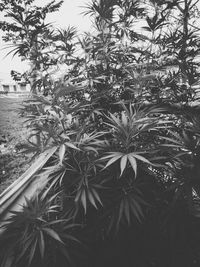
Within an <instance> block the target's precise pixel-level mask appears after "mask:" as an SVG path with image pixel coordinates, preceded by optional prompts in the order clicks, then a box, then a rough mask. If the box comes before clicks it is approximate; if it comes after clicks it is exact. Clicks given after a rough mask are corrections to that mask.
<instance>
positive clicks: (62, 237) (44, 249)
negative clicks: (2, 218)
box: [1, 195, 78, 266]
mask: <svg viewBox="0 0 200 267" xmlns="http://www.w3.org/2000/svg"><path fill="white" fill-rule="evenodd" d="M56 197H57V195H55V196H53V197H51V198H50V199H48V200H47V199H45V198H43V197H39V196H36V197H35V198H34V199H31V200H28V199H26V204H25V205H24V206H23V207H22V209H21V210H20V211H13V212H12V215H11V217H10V218H9V219H8V220H7V221H6V222H5V225H4V226H3V231H4V232H3V236H2V237H1V242H2V243H1V251H2V252H3V253H2V255H3V257H2V258H1V261H2V263H1V264H2V265H1V266H8V265H7V264H9V266H21V264H26V266H35V265H34V264H37V261H38V259H39V258H40V259H41V261H42V262H43V265H42V266H48V262H49V260H50V259H51V260H52V262H51V264H53V263H54V262H55V260H56V258H58V257H65V258H66V260H67V261H71V259H70V255H69V251H68V250H69V249H68V248H67V246H69V244H71V242H77V241H78V240H77V239H76V238H75V237H74V236H73V234H72V230H73V228H74V227H75V225H74V223H72V221H71V220H70V219H66V218H64V217H63V216H62V215H61V214H60V212H59V205H58V204H56V201H55V200H56ZM52 266H53V265H52Z"/></svg>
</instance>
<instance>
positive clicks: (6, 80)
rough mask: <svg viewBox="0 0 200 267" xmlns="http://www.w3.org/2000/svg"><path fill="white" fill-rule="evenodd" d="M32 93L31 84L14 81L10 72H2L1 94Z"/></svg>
mask: <svg viewBox="0 0 200 267" xmlns="http://www.w3.org/2000/svg"><path fill="white" fill-rule="evenodd" d="M29 93H30V84H27V83H25V82H23V81H20V82H18V81H17V82H16V81H14V80H13V79H12V78H11V76H10V74H8V73H3V72H0V96H2V95H4V96H10V97H11V96H13V97H15V96H16V97H18V96H26V95H28V94H29Z"/></svg>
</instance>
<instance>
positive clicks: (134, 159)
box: [8, 0, 200, 267]
mask: <svg viewBox="0 0 200 267" xmlns="http://www.w3.org/2000/svg"><path fill="white" fill-rule="evenodd" d="M53 5H54V4H53ZM54 7H55V6H54ZM195 7H196V4H195V1H188V0H185V1H184V2H183V1H173V2H172V1H143V2H141V1H129V0H126V1H104V0H99V1H92V2H91V3H89V4H88V5H87V6H86V11H85V14H86V15H91V17H92V18H93V19H94V28H95V31H94V32H93V33H86V34H85V35H84V37H82V38H77V35H76V31H75V29H74V28H73V27H72V28H67V29H65V30H54V29H53V27H52V26H50V25H45V24H44V23H42V25H40V26H41V31H39V32H37V34H36V35H34V33H33V32H30V35H28V36H27V35H26V38H27V39H26V40H25V39H24V40H25V41H27V43H28V45H30V42H31V40H32V41H33V42H34V49H35V48H37V49H35V50H34V49H33V50H32V51H31V52H30V51H28V50H26V48H24V47H22V50H16V52H17V53H21V52H20V51H22V54H23V53H24V54H23V56H24V57H26V58H27V59H29V60H31V61H32V62H33V70H34V71H35V72H34V75H35V76H34V82H33V84H32V85H33V88H35V89H37V90H35V93H39V95H38V94H36V95H33V97H32V98H31V99H29V100H27V101H26V103H25V106H24V109H23V111H22V112H23V113H24V114H26V116H27V121H28V122H29V127H30V128H31V129H32V135H31V136H30V138H29V140H28V144H27V147H26V152H35V153H36V154H38V153H40V152H41V151H43V150H45V149H47V148H49V147H54V148H55V150H56V151H55V154H54V155H53V157H52V158H51V160H50V161H49V162H48V164H47V165H46V166H45V168H44V170H43V172H41V173H40V174H39V175H40V176H41V178H42V176H43V175H45V177H48V183H47V186H46V188H45V189H44V191H43V192H42V194H43V196H44V197H47V198H51V196H54V195H56V196H57V194H58V195H59V209H60V210H59V212H58V218H57V217H56V218H55V217H53V218H52V221H53V222H54V221H55V219H58V222H59V220H60V219H59V218H60V217H59V216H61V215H60V214H63V213H65V214H66V216H67V218H73V223H74V225H75V224H76V223H78V224H80V225H82V228H81V230H80V231H79V232H78V233H79V235H80V237H82V238H83V239H84V240H86V243H88V244H89V247H90V248H91V250H92V251H93V252H94V254H93V255H95V253H96V252H95V245H96V244H99V243H103V244H107V243H106V242H108V243H109V242H110V240H111V239H112V238H116V239H114V240H117V238H119V240H121V239H120V238H121V236H123V234H124V233H126V232H128V233H131V234H133V233H134V234H135V235H137V234H138V235H137V237H138V239H137V241H136V239H134V238H133V237H132V240H134V244H133V247H134V248H137V245H138V244H139V245H140V247H141V248H142V249H141V250H142V252H141V251H140V255H141V258H140V259H138V257H139V256H138V255H136V254H137V253H135V254H134V256H135V257H136V259H135V262H133V264H132V265H133V266H156V267H158V266H166V267H172V266H176V267H177V266H181V267H182V266H198V264H199V253H198V252H197V250H198V248H199V245H200V236H199V234H198V232H197V229H198V228H199V223H200V222H199V205H200V202H199V193H200V183H199V178H198V177H199V173H200V169H199V160H200V147H199V144H200V139H199V138H200V135H199V133H200V126H199V118H200V115H199V107H198V105H197V102H196V101H198V89H199V88H198V87H199V62H198V56H199V32H198V31H197V29H196V26H194V23H195V21H198V19H199V17H198V15H196V9H195ZM49 8H50V6H49V7H46V10H47V11H48V12H50V9H49ZM52 8H53V7H52ZM55 9H57V7H55ZM36 10H39V11H40V9H37V8H36ZM47 11H46V13H45V15H46V14H47V13H48V12H47ZM23 12H24V11H23V10H21V11H19V12H18V17H20V16H21V15H22V14H24V13H23ZM188 14H189V15H188ZM32 15H33V14H32ZM18 17H17V19H18ZM22 17H23V16H22ZM33 17H34V15H33ZM23 18H24V17H23ZM26 19H27V18H26ZM18 20H19V19H18ZM138 20H139V21H143V23H144V24H143V26H142V27H143V33H142V34H141V33H140V31H137V29H136V28H134V27H133V25H134V24H135V23H136V22H137V21H138ZM42 22H44V21H42ZM15 26H16V25H15ZM15 30H16V32H19V28H14V29H13V31H15ZM34 36H37V38H36V37H34ZM33 37H34V38H35V39H34V40H33ZM10 38H11V39H12V38H13V37H12V36H10ZM20 38H21V39H20ZM20 38H19V39H18V40H20V41H21V40H22V39H23V38H25V37H22V36H21V37H20ZM31 38H32V39H31ZM11 39H10V40H11ZM13 40H15V39H13ZM41 40H43V42H41ZM17 44H18V45H20V44H21V43H17ZM31 44H32V43H31ZM23 45H26V42H23ZM49 45H51V49H50V51H49V50H48V51H45V49H47V47H48V46H49ZM27 47H28V46H27ZM18 48H19V46H18ZM18 48H17V49H18ZM20 49H21V48H20ZM77 50H79V51H80V52H79V53H78V54H77V52H76V51H77ZM50 52H51V53H50ZM34 53H36V54H34ZM22 54H21V55H22ZM57 64H61V65H62V66H65V67H66V71H65V72H64V73H63V76H62V77H61V78H60V79H58V78H57V79H56V78H55V76H56V75H55V76H53V75H54V71H55V70H56V67H57ZM44 70H45V72H46V74H45V75H43V74H42V75H41V76H40V75H38V74H39V72H42V71H44ZM55 73H56V72H55ZM32 74H33V73H32ZM32 74H31V75H32ZM31 75H30V77H33V76H31ZM34 86H36V87H34ZM194 104H196V106H194ZM40 201H42V200H40ZM41 203H42V202H41ZM40 209H41V210H42V208H41V207H40ZM56 216H57V215H56ZM23 217H24V214H23ZM180 218H181V219H180ZM26 220H27V218H26V219H25V221H26ZM48 223H49V224H50V225H51V221H48ZM56 224H57V223H56V221H55V225H56ZM58 224H59V223H58ZM11 225H12V223H11ZM53 225H54V223H53ZM72 225H73V224H72ZM42 227H43V224H42ZM45 227H46V226H45ZM180 227H182V228H181V230H180V229H179V228H180ZM8 228H9V224H8ZM39 229H40V228H39ZM42 229H43V228H42ZM42 229H41V231H42ZM50 229H51V230H50V232H49V231H47V232H48V233H49V234H48V233H47V232H45V233H44V234H45V235H48V237H49V235H50V238H51V239H53V240H54V242H55V243H56V244H57V243H58V244H59V246H61V247H62V245H63V243H62V242H60V241H63V242H64V239H63V235H62V234H60V235H59V233H57V232H56V231H55V232H53V236H54V237H56V238H53V237H52V229H53V231H54V230H55V229H54V228H52V227H50ZM185 229H187V231H186V230H185ZM143 231H144V233H145V234H146V235H147V236H148V237H149V240H150V241H149V240H147V237H146V236H144V235H145V234H143V233H142V232H143ZM136 232H137V234H136ZM50 233H51V234H50ZM55 233H57V235H55ZM176 233H177V234H176ZM85 235H86V236H87V237H85ZM194 236H195V238H194ZM58 237H59V238H58ZM154 238H155V241H154ZM193 239H195V241H193ZM127 240H129V239H128V238H127ZM127 240H126V241H127ZM160 240H162V242H161V241H160ZM188 240H189V241H188ZM188 242H189V243H190V244H191V245H190V247H189V248H188ZM119 243H120V241H119ZM36 245H38V248H37V249H36V247H37V246H36ZM93 245H94V247H93ZM56 246H57V245H56ZM32 247H33V248H32V249H31V251H33V252H35V253H39V252H40V254H42V255H43V254H45V252H44V249H42V253H41V247H43V246H42V245H41V244H40V246H39V241H37V243H36V244H35V243H34V242H33V243H32ZM143 250H144V251H143ZM136 251H137V250H136ZM149 251H150V252H149ZM29 252H30V251H29V250H27V251H26V253H29ZM33 252H32V254H33V255H34V253H33ZM133 252H134V251H133ZM179 253H182V255H183V256H182V258H181V257H180V258H178V257H177V254H179ZM186 255H187V256H186ZM94 257H95V256H94ZM29 258H31V257H29ZM91 258H93V256H91ZM100 258H101V255H100ZM145 262H146V263H145ZM188 262H189V263H188ZM117 264H119V263H117V262H116V266H119V265H117ZM78 266H83V265H80V264H79V265H78ZM85 266H99V265H98V264H97V265H92V263H91V262H90V263H88V265H87V263H86V265H85ZM101 266H106V265H104V264H102V265H101ZM110 266H111V265H110Z"/></svg>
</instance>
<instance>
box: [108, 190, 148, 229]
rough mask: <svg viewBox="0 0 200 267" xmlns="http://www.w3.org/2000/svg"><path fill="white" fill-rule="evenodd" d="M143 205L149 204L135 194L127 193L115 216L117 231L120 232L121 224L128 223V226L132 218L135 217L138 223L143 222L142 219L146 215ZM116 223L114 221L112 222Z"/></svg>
mask: <svg viewBox="0 0 200 267" xmlns="http://www.w3.org/2000/svg"><path fill="white" fill-rule="evenodd" d="M141 204H147V203H146V202H145V201H143V199H142V198H141V197H139V196H137V195H135V193H134V194H133V192H130V193H128V192H126V194H124V196H123V198H122V199H121V200H120V203H119V206H118V209H117V213H116V214H115V215H116V217H117V222H116V230H117V231H118V230H119V226H120V223H121V222H127V224H128V225H130V223H131V218H133V217H135V218H136V219H137V221H138V222H140V223H141V222H142V218H143V217H144V213H143V210H142V205H141ZM112 223H114V221H113V222H112Z"/></svg>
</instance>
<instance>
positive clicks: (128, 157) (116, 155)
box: [99, 152, 153, 177]
mask: <svg viewBox="0 0 200 267" xmlns="http://www.w3.org/2000/svg"><path fill="white" fill-rule="evenodd" d="M139 153H142V152H132V153H128V154H124V153H122V152H109V154H110V155H108V156H104V157H102V158H100V159H99V160H100V161H105V160H107V159H109V160H108V162H107V163H106V165H105V166H104V168H103V170H104V169H106V168H108V167H109V166H110V165H112V164H113V163H115V162H116V161H118V160H119V159H120V171H121V173H120V177H121V176H122V174H123V172H124V170H125V168H126V167H127V162H129V163H130V165H131V167H132V169H133V171H134V173H135V177H136V175H137V160H139V161H142V162H143V163H146V164H150V165H153V164H152V163H151V162H150V161H149V160H148V159H146V158H145V157H143V156H141V155H139ZM143 153H144V152H143Z"/></svg>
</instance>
